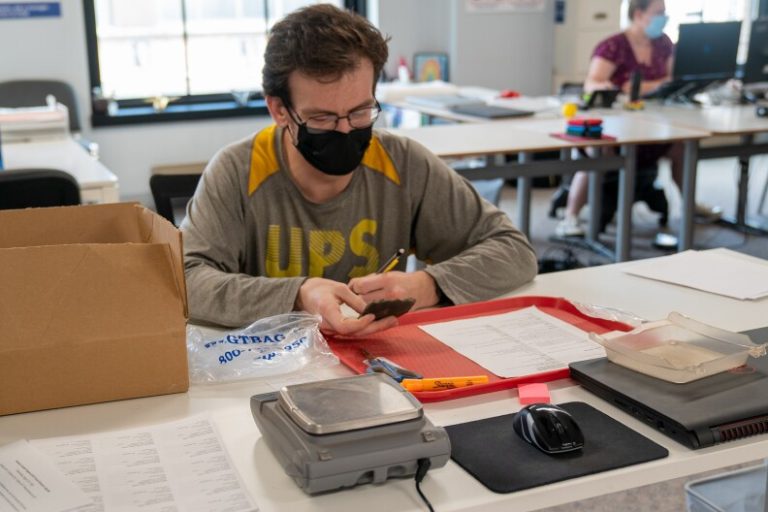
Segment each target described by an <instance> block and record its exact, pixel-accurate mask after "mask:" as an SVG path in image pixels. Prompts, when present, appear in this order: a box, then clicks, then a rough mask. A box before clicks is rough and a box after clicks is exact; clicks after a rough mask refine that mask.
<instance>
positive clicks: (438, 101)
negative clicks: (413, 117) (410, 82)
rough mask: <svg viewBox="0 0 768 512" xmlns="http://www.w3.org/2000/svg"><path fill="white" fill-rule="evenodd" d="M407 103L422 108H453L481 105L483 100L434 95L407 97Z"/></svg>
mask: <svg viewBox="0 0 768 512" xmlns="http://www.w3.org/2000/svg"><path fill="white" fill-rule="evenodd" d="M405 101H406V102H407V103H410V104H411V105H418V106H422V107H433V108H448V109H450V108H454V107H458V106H462V105H483V104H484V102H483V100H480V99H477V98H470V97H468V96H460V95H458V94H436V95H433V96H407V97H406V98H405Z"/></svg>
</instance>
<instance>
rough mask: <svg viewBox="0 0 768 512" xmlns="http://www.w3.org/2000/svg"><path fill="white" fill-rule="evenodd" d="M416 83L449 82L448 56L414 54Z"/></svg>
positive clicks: (436, 53)
mask: <svg viewBox="0 0 768 512" xmlns="http://www.w3.org/2000/svg"><path fill="white" fill-rule="evenodd" d="M413 80H414V82H431V81H432V80H442V81H444V82H447V81H448V54H447V53H441V52H417V53H415V54H413Z"/></svg>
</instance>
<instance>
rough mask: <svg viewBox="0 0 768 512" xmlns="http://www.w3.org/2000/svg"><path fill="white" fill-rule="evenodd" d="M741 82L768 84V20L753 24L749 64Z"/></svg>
mask: <svg viewBox="0 0 768 512" xmlns="http://www.w3.org/2000/svg"><path fill="white" fill-rule="evenodd" d="M741 81H742V82H744V83H745V84H751V83H755V82H768V18H760V19H757V20H755V21H753V22H752V30H751V31H750V33H749V51H748V52H747V62H746V63H745V64H744V75H743V76H742V77H741Z"/></svg>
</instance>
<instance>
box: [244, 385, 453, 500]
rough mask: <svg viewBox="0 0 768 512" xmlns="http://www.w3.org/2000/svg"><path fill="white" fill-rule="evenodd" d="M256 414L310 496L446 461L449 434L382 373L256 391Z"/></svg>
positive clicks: (273, 448)
mask: <svg viewBox="0 0 768 512" xmlns="http://www.w3.org/2000/svg"><path fill="white" fill-rule="evenodd" d="M251 412H252V413H253V418H254V420H255V421H256V425H257V426H258V427H259V430H260V431H261V434H262V436H263V437H264V440H265V441H266V443H267V446H269V448H270V450H271V451H272V453H273V454H274V455H275V457H276V458H277V460H278V461H279V462H280V464H281V465H282V466H283V469H284V470H285V472H286V473H287V474H288V476H290V477H291V478H293V480H294V481H295V482H296V484H297V485H298V486H299V487H301V488H302V489H303V490H304V491H305V492H307V493H308V494H315V493H319V492H324V491H332V490H336V489H341V488H344V487H353V486H355V485H358V484H366V483H383V482H384V481H386V480H387V479H388V478H394V477H407V476H411V475H414V474H415V473H416V469H417V465H418V461H419V460H420V459H430V462H431V467H432V468H437V467H442V466H444V465H445V464H446V463H447V462H448V459H449V458H450V454H451V443H450V440H449V439H448V434H447V433H446V431H445V430H444V429H443V428H442V427H436V426H434V425H433V424H432V423H431V422H430V421H429V419H427V418H426V416H424V412H423V410H422V407H421V403H419V401H418V400H416V398H415V397H414V396H413V395H411V394H410V393H409V392H408V391H406V390H405V389H404V388H402V387H401V386H400V385H399V384H398V383H397V382H395V381H394V380H393V379H391V378H389V377H387V376H386V375H383V374H380V373H372V374H366V375H357V376H355V377H345V378H341V379H331V380H325V381H318V382H308V383H305V384H296V385H292V386H286V387H284V388H283V389H281V390H280V391H279V392H277V393H266V394H262V395H254V396H252V397H251Z"/></svg>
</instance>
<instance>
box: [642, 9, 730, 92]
mask: <svg viewBox="0 0 768 512" xmlns="http://www.w3.org/2000/svg"><path fill="white" fill-rule="evenodd" d="M740 34H741V22H740V21H726V22H722V23H692V24H684V25H680V35H679V37H678V40H677V45H676V46H675V64H674V69H673V70H672V80H671V81H669V82H665V83H663V84H661V86H659V87H658V88H657V89H655V90H653V91H651V92H649V93H647V94H646V95H644V96H643V97H644V98H645V99H657V98H662V99H665V100H667V101H670V100H671V101H683V102H688V103H691V102H692V103H696V101H695V100H694V99H693V97H694V95H695V94H696V93H698V92H700V91H702V90H703V89H705V88H706V87H707V86H709V85H710V84H711V83H712V82H716V81H718V80H727V79H729V78H733V77H734V76H736V68H737V66H736V53H737V52H738V49H739V36H740Z"/></svg>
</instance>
